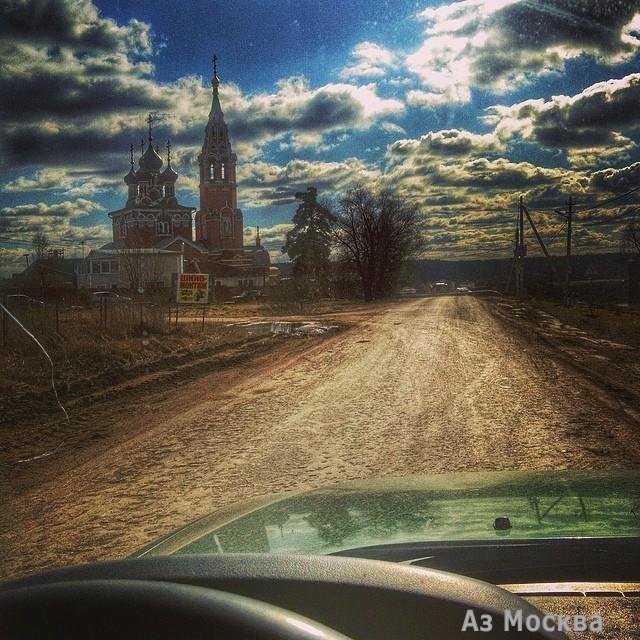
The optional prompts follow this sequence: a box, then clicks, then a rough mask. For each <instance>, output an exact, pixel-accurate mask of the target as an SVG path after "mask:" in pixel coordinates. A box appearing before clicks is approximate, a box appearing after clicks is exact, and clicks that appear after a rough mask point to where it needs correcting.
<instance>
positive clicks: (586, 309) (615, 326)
mask: <svg viewBox="0 0 640 640" xmlns="http://www.w3.org/2000/svg"><path fill="white" fill-rule="evenodd" d="M535 306H536V307H537V308H538V309H541V310H542V311H545V312H546V313H549V314H551V315H552V316H555V317H556V318H558V320H560V321H561V322H563V323H564V324H568V325H571V326H574V327H576V328H578V329H581V330H583V331H587V332H588V333H589V334H591V335H593V336H594V337H597V338H603V339H605V340H610V341H612V342H622V343H624V344H627V345H629V346H630V347H635V348H640V313H637V312H633V311H628V310H626V309H623V308H619V307H611V308H601V307H591V306H587V305H574V306H570V307H567V306H564V305H562V304H559V303H554V302H543V301H536V302H535Z"/></svg>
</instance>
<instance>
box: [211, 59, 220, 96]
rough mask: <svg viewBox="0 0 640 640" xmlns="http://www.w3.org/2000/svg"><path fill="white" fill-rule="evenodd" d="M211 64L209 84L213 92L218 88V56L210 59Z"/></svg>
mask: <svg viewBox="0 0 640 640" xmlns="http://www.w3.org/2000/svg"><path fill="white" fill-rule="evenodd" d="M211 63H212V64H213V76H212V77H211V84H212V86H213V90H214V91H217V89H218V86H219V85H220V78H218V56H217V55H216V54H215V53H214V54H213V57H212V58H211Z"/></svg>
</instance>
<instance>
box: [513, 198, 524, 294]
mask: <svg viewBox="0 0 640 640" xmlns="http://www.w3.org/2000/svg"><path fill="white" fill-rule="evenodd" d="M525 255H526V245H525V244H524V204H523V202H522V196H520V201H519V203H518V225H517V227H516V248H515V250H514V252H513V257H514V260H515V272H516V273H515V275H516V298H517V299H518V300H522V296H523V294H524V256H525Z"/></svg>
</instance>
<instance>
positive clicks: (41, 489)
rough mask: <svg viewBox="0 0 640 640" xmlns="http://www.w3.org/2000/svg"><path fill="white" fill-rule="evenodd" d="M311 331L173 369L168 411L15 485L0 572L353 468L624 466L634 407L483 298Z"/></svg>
mask: <svg viewBox="0 0 640 640" xmlns="http://www.w3.org/2000/svg"><path fill="white" fill-rule="evenodd" d="M310 345H311V346H310V347H309V348H308V349H306V350H304V351H303V352H302V355H300V354H298V355H297V356H296V357H295V358H290V359H288V360H284V361H278V359H277V352H276V353H275V355H274V362H273V363H272V364H271V365H270V366H263V367H262V368H260V369H258V370H257V371H255V372H254V373H252V374H251V375H248V377H246V378H245V379H243V380H240V381H236V382H235V383H234V384H233V385H232V386H226V387H218V386H217V385H216V378H215V376H213V377H212V378H211V382H210V385H208V386H207V385H206V384H205V382H207V381H206V380H205V381H203V380H200V381H199V382H198V384H197V385H196V384H194V385H193V387H190V386H189V384H185V385H183V386H181V387H180V388H178V389H176V392H175V402H176V403H180V406H182V407H183V408H184V410H183V411H182V412H177V413H176V412H175V410H174V411H173V412H172V414H171V415H170V416H165V415H163V413H162V411H159V412H158V414H157V415H156V416H155V419H154V420H153V422H152V423H151V424H149V426H148V428H147V429H146V430H143V431H142V432H139V433H137V435H135V436H134V437H133V438H131V439H128V440H126V441H123V442H120V443H118V444H117V445H116V446H113V447H110V448H109V449H107V450H102V451H100V452H99V454H97V455H96V457H94V458H93V459H90V460H84V461H82V462H81V463H80V464H78V465H77V466H75V467H71V468H66V469H64V470H63V471H61V473H60V474H59V475H58V476H57V477H55V478H54V479H51V480H49V479H48V480H47V481H46V482H45V483H44V484H42V485H41V486H38V487H36V488H33V487H32V488H30V489H28V490H22V491H19V492H18V491H16V492H15V495H14V496H13V499H12V500H11V503H10V506H9V509H8V510H5V511H4V515H3V516H1V518H2V520H4V521H2V520H0V525H1V526H2V533H0V548H2V549H3V553H2V554H0V563H2V562H3V560H2V557H4V564H5V566H4V567H2V566H0V573H1V574H3V575H16V574H21V573H26V572H28V571H33V570H37V569H41V568H44V567H50V566H60V565H64V564H69V563H77V562H85V561H93V560H100V559H107V558H115V557H122V556H124V555H126V554H129V553H132V552H134V551H135V550H136V549H137V548H139V547H141V546H143V545H144V544H146V543H147V542H149V541H150V540H152V539H154V538H155V537H157V536H159V535H163V534H165V533H167V532H169V531H170V530H172V529H174V528H176V527H178V526H181V525H182V524H185V523H186V522H189V521H191V520H193V519H195V518H197V517H199V516H202V515H204V514H206V513H208V512H210V511H212V510H214V509H216V508H219V507H221V506H223V505H225V504H229V503H232V502H235V501H238V500H241V499H244V498H248V497H252V496H256V495H260V494H266V493H272V492H279V491H283V490H289V489H300V488H310V487H317V486H321V485H324V484H327V483H331V482H335V481H341V480H346V479H352V478H366V477H375V476H383V475H406V474H414V473H437V472H447V471H457V470H469V471H471V470H481V469H492V470H501V469H541V468H542V469H560V468H575V469H587V468H614V467H615V468H634V467H635V468H637V467H638V462H639V458H640V448H639V447H638V446H637V441H638V437H637V434H638V424H637V422H635V421H634V420H633V419H632V417H629V416H628V415H627V414H625V413H624V412H623V411H622V410H621V408H620V406H619V405H618V404H617V403H616V400H615V398H611V397H609V396H607V393H606V392H604V391H602V390H600V389H599V388H598V387H597V386H595V385H593V384H592V383H590V382H589V381H588V380H587V379H586V378H585V377H584V376H582V374H580V373H579V372H578V371H577V370H573V369H572V368H571V367H569V366H568V365H566V364H565V363H563V362H561V361H555V360H554V358H553V354H552V351H551V350H550V349H549V348H548V347H543V346H542V345H539V344H536V343H535V342H533V341H531V340H529V339H527V338H525V337H524V336H523V335H522V334H521V333H519V332H518V331H517V330H516V329H510V328H509V327H508V325H505V323H504V321H503V320H499V319H497V318H496V317H495V316H494V314H493V313H491V303H489V302H485V301H482V300H478V299H475V298H473V297H468V296H463V297H438V298H427V299H415V300H410V301H407V302H403V303H399V304H398V305H396V306H394V307H392V308H391V309H387V310H384V311H381V312H379V313H374V314H369V315H366V316H363V319H362V320H361V321H360V322H359V323H358V325H357V326H356V327H354V328H352V329H350V330H348V331H346V332H344V333H341V334H339V335H336V336H334V337H332V338H329V339H326V340H324V341H321V342H313V341H312V342H310ZM130 409H131V415H132V416H133V415H135V412H136V406H131V408H130ZM34 464H37V462H36V463H34ZM9 484H11V478H9ZM7 519H8V521H6V520H7Z"/></svg>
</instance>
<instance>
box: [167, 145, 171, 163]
mask: <svg viewBox="0 0 640 640" xmlns="http://www.w3.org/2000/svg"><path fill="white" fill-rule="evenodd" d="M167 166H168V167H170V166H171V140H167Z"/></svg>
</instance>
